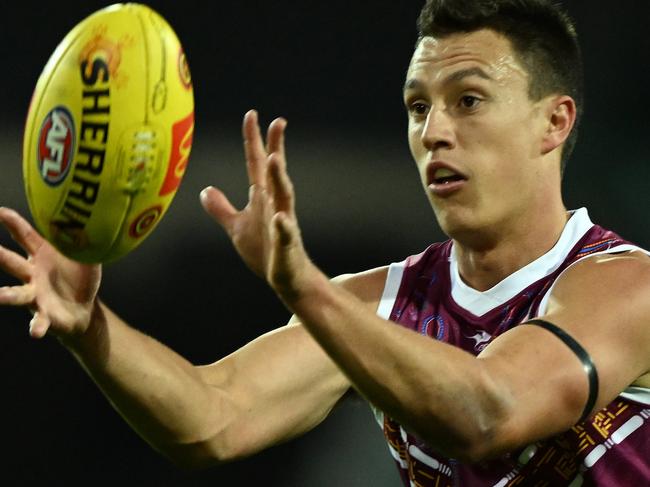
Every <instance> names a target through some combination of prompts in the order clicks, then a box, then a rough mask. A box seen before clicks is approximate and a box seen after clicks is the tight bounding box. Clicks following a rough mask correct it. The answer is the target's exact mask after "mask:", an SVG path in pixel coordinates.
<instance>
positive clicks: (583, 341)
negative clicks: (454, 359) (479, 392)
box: [479, 254, 650, 450]
mask: <svg viewBox="0 0 650 487" xmlns="http://www.w3.org/2000/svg"><path fill="white" fill-rule="evenodd" d="M540 318H542V319H544V320H546V321H549V322H551V323H553V324H555V325H556V326H559V327H560V328H562V329H563V330H564V331H566V332H567V333H568V334H569V335H570V336H572V337H573V338H574V339H575V340H576V341H577V342H578V343H579V344H580V345H581V346H582V347H583V348H584V349H585V350H586V351H587V353H588V354H589V355H590V356H591V358H592V360H593V362H594V365H595V367H596V370H597V372H598V377H599V393H598V397H597V400H596V405H595V410H598V409H600V408H602V407H605V406H606V405H607V404H609V403H610V402H611V401H612V400H613V399H614V398H615V397H616V396H617V395H618V394H620V393H621V392H622V391H623V390H624V389H625V388H626V387H627V386H629V385H630V384H632V383H633V382H634V381H635V380H637V379H638V378H639V377H641V376H643V375H644V374H646V373H647V372H648V370H650V259H647V257H645V256H639V255H634V254H625V255H619V256H604V257H603V256H598V257H593V258H589V259H585V260H584V261H581V262H579V263H577V264H575V265H574V266H572V267H571V268H570V269H569V270H568V271H566V272H565V273H564V274H563V275H562V276H561V277H560V278H559V279H558V281H557V282H556V285H555V287H554V289H553V292H552V295H551V297H550V301H549V306H548V310H547V313H546V314H545V316H542V317H540ZM479 358H480V359H481V360H483V364H484V366H485V368H486V371H487V373H488V375H489V377H490V380H491V381H492V382H493V383H494V385H495V388H496V389H495V390H496V391H498V393H499V394H500V395H501V396H502V404H504V405H505V407H504V409H503V411H504V412H505V413H504V416H505V417H504V420H503V422H502V427H501V428H500V431H499V433H498V435H499V437H500V441H501V442H502V447H503V449H504V450H508V449H510V448H514V447H518V446H523V445H525V444H528V443H530V442H532V441H535V440H537V439H540V438H543V437H548V436H551V435H554V434H558V433H560V432H563V431H566V430H567V429H569V428H570V427H571V426H573V425H574V424H575V423H576V422H577V421H578V419H579V418H580V416H581V414H582V411H583V409H584V407H585V404H586V402H587V398H588V395H589V383H588V378H587V375H586V373H585V371H584V369H583V367H582V363H581V361H580V360H579V359H578V357H577V356H576V355H575V354H574V352H572V351H571V350H570V349H569V347H568V346H567V345H566V344H565V343H563V342H562V341H561V340H560V339H559V338H557V337H556V336H555V335H554V334H552V333H550V332H549V331H547V330H545V329H543V328H541V327H538V326H532V325H524V326H517V327H515V328H514V329H512V330H510V331H508V332H507V333H504V334H503V335H502V336H501V337H499V338H498V339H496V340H495V341H494V342H493V343H492V344H491V345H490V346H489V347H487V348H486V349H485V350H484V352H483V353H482V354H481V355H480V356H479Z"/></svg>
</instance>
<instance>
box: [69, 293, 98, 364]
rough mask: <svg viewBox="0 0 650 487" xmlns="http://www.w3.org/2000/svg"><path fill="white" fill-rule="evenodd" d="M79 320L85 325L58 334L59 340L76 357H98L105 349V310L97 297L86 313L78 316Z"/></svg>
mask: <svg viewBox="0 0 650 487" xmlns="http://www.w3.org/2000/svg"><path fill="white" fill-rule="evenodd" d="M80 321H86V325H85V326H78V327H77V328H76V329H77V331H74V332H72V333H69V334H67V335H62V336H58V337H57V338H58V340H59V342H60V343H61V344H62V345H63V346H64V347H65V348H67V349H68V350H69V351H70V352H71V353H72V354H74V355H76V356H78V357H85V356H90V357H93V358H95V359H97V358H100V357H101V356H103V354H102V353H100V352H101V351H102V350H105V349H106V346H105V338H106V336H107V334H106V327H107V320H106V312H105V310H104V308H103V305H102V304H101V303H100V301H99V299H97V298H95V300H94V301H93V303H92V305H91V307H90V309H89V310H88V315H87V316H86V317H82V318H80Z"/></svg>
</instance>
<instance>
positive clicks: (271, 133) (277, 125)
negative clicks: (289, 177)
mask: <svg viewBox="0 0 650 487" xmlns="http://www.w3.org/2000/svg"><path fill="white" fill-rule="evenodd" d="M286 128H287V121H286V120H285V119H284V118H276V119H275V120H273V122H271V125H269V130H268V133H267V136H266V141H267V145H268V153H269V154H274V153H275V154H278V155H279V156H280V157H281V158H282V163H283V164H285V158H284V157H285V152H284V132H285V130H286Z"/></svg>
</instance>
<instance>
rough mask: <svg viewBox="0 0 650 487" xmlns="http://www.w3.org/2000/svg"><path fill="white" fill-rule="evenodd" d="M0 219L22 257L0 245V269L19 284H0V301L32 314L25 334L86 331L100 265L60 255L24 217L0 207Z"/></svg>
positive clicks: (67, 334) (97, 282)
mask: <svg viewBox="0 0 650 487" xmlns="http://www.w3.org/2000/svg"><path fill="white" fill-rule="evenodd" d="M0 223H2V225H4V226H5V228H7V230H9V232H10V234H11V236H12V238H13V239H14V240H15V241H16V242H17V243H18V244H19V245H20V246H21V247H22V248H23V250H24V251H25V252H26V253H27V257H25V256H22V255H20V254H18V253H16V252H13V251H11V250H9V249H7V248H5V247H2V246H0V268H1V269H2V270H3V271H5V272H6V273H8V274H10V275H12V276H13V277H15V278H16V279H18V280H19V281H21V284H19V285H15V286H4V287H0V305H8V306H23V307H26V308H28V309H29V310H30V311H31V312H32V313H33V318H32V320H31V322H30V324H29V333H30V335H31V336H32V337H34V338H42V337H43V336H45V334H46V333H48V332H52V333H53V334H54V335H56V336H57V337H59V338H64V337H72V336H74V335H77V334H82V333H84V332H85V331H86V329H87V328H88V326H89V323H90V317H91V314H92V310H93V306H94V304H95V298H96V296H97V291H98V289H99V283H100V280H101V266H100V265H89V264H81V263H79V262H75V261H73V260H70V259H68V258H67V257H65V256H63V255H62V254H61V253H59V252H58V251H57V250H56V249H55V248H54V247H53V246H52V245H51V244H50V243H49V242H48V241H47V240H45V239H44V238H43V237H42V236H41V235H40V234H39V233H38V232H37V231H36V230H35V229H34V228H33V227H32V226H31V225H30V224H29V223H28V222H27V221H26V220H25V219H24V218H23V217H21V216H20V215H19V214H18V213H16V212H15V211H13V210H10V209H9V208H0Z"/></svg>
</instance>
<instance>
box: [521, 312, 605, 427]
mask: <svg viewBox="0 0 650 487" xmlns="http://www.w3.org/2000/svg"><path fill="white" fill-rule="evenodd" d="M523 324H524V325H537V326H541V327H542V328H544V329H545V330H548V331H550V332H551V333H553V334H554V335H555V336H556V337H558V338H559V339H560V340H562V341H563V342H564V344H565V345H566V346H567V347H569V348H570V349H571V351H572V352H573V353H575V354H576V355H577V356H578V358H579V359H580V361H581V362H582V368H583V369H584V371H585V373H586V374H587V378H588V379H589V398H588V399H587V404H586V405H585V409H584V411H583V412H582V416H581V417H580V421H579V423H582V422H583V421H584V420H585V419H587V417H588V416H589V413H590V412H591V410H592V409H593V408H594V404H595V403H596V399H597V398H598V372H597V371H596V366H595V365H594V362H593V360H591V357H590V356H589V354H588V353H587V351H586V350H585V349H584V348H582V345H580V344H579V343H578V342H577V341H575V340H574V339H573V337H572V336H571V335H569V334H568V333H567V332H565V331H564V330H563V329H562V328H560V327H559V326H556V325H554V324H553V323H549V322H548V321H544V320H537V319H535V320H530V321H526V322H524V323H523Z"/></svg>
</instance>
